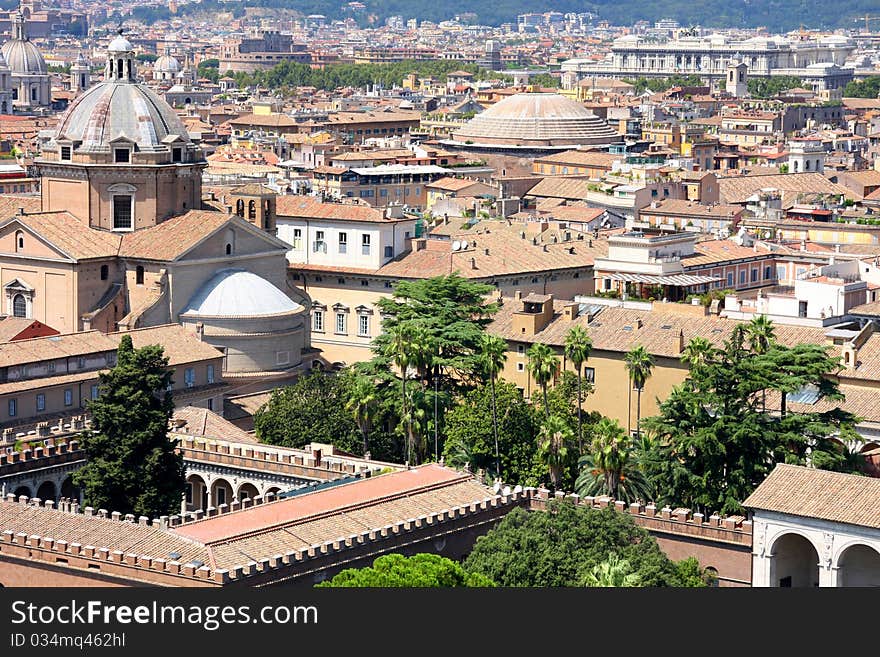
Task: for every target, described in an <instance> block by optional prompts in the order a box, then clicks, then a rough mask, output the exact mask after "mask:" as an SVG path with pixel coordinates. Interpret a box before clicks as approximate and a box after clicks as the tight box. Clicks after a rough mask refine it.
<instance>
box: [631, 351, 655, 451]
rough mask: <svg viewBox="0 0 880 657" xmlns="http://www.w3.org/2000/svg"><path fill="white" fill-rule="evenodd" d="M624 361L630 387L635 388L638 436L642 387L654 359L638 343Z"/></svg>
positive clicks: (649, 376) (640, 422)
mask: <svg viewBox="0 0 880 657" xmlns="http://www.w3.org/2000/svg"><path fill="white" fill-rule="evenodd" d="M624 362H625V363H626V371H627V373H628V374H629V380H630V382H631V383H632V386H631V387H632V388H635V389H636V399H637V401H636V436H637V437H638V436H641V433H642V432H641V428H642V389H643V388H644V387H645V383H646V382H647V381H648V379H649V378H651V372H652V370H653V368H654V359H653V357H652V356H651V354H650V353H648V350H647V349H645V348H644V347H643V346H642V345H638V346H636V347H633V348H632V349H630V350H629V351H628V352H627V354H626V356H624ZM629 396H630V397H632V390H630V391H629Z"/></svg>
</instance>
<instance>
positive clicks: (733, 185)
mask: <svg viewBox="0 0 880 657" xmlns="http://www.w3.org/2000/svg"><path fill="white" fill-rule="evenodd" d="M766 188H774V189H778V190H779V191H781V192H782V195H783V204H785V202H786V198H785V197H786V196H791V197H796V196H797V195H798V194H818V193H823V194H843V195H844V197H845V198H855V196H854V194H853V192H852V190H850V189H847V188H846V187H843V186H841V185H837V184H835V183H833V182H831V181H830V180H828V178H826V177H825V176H823V175H822V174H821V173H785V174H775V175H767V176H764V175H746V176H731V177H721V178H719V179H718V193H719V194H718V195H719V199H720V200H721V202H722V203H745V202H746V199H748V198H749V197H750V196H751V195H752V194H754V193H755V192H758V191H760V190H762V189H766ZM793 202H794V201H791V203H793ZM789 205H790V203H789Z"/></svg>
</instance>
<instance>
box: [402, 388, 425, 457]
mask: <svg viewBox="0 0 880 657" xmlns="http://www.w3.org/2000/svg"><path fill="white" fill-rule="evenodd" d="M406 394H407V403H406V411H405V413H404V414H403V416H402V417H401V418H400V422H401V424H402V425H403V431H404V433H405V434H406V444H407V455H408V456H409V455H410V454H412V456H411V457H410V458H409V459H408V460H410V461H411V462H415V463H418V462H420V461H421V457H422V456H423V454H424V451H425V450H424V437H425V420H426V418H427V413H426V412H425V406H424V401H425V394H424V392H423V391H422V390H420V389H419V388H414V389H410V390H409V391H407V393H406Z"/></svg>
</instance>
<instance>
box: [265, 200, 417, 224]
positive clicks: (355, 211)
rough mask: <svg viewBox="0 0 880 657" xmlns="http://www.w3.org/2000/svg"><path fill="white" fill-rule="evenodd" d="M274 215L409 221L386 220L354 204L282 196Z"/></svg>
mask: <svg viewBox="0 0 880 657" xmlns="http://www.w3.org/2000/svg"><path fill="white" fill-rule="evenodd" d="M275 213H276V214H277V215H278V216H279V217H296V218H305V219H334V220H344V221H368V222H376V223H393V222H394V221H403V220H406V221H411V219H410V218H408V217H407V218H404V219H388V218H386V217H385V213H384V212H382V211H381V210H377V209H375V208H372V207H370V206H369V205H361V204H354V203H322V202H321V199H319V198H317V197H315V196H303V195H291V194H287V195H283V196H279V197H278V199H277V200H276V205H275Z"/></svg>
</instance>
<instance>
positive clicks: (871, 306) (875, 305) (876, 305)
mask: <svg viewBox="0 0 880 657" xmlns="http://www.w3.org/2000/svg"><path fill="white" fill-rule="evenodd" d="M849 312H850V314H851V315H873V316H875V317H878V318H880V301H871V302H870V303H863V304H861V305H860V306H853V307H852V308H850V309H849ZM2 326H3V325H2V324H0V328H2Z"/></svg>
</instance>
